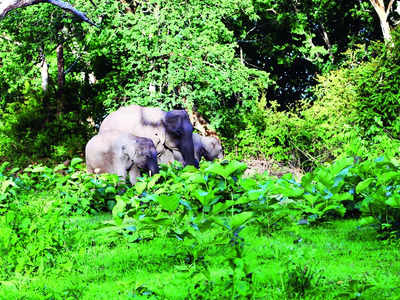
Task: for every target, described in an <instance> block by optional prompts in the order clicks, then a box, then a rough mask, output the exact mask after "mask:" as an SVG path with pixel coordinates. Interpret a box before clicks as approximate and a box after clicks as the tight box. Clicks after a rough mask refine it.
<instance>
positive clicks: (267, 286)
mask: <svg viewBox="0 0 400 300" xmlns="http://www.w3.org/2000/svg"><path fill="white" fill-rule="evenodd" d="M109 219H111V216H110V215H108V214H105V215H101V216H94V217H75V218H73V219H71V220H70V223H69V225H68V226H70V230H73V231H74V232H75V239H74V244H73V245H72V246H70V247H69V248H68V249H66V251H65V252H63V253H61V254H59V255H58V256H57V257H56V263H55V264H54V266H52V267H50V266H48V267H44V269H43V270H42V271H41V272H40V273H35V274H33V275H29V274H15V276H14V277H13V278H9V279H8V280H7V281H3V282H1V283H0V298H1V299H130V298H134V295H135V292H136V296H138V297H139V298H138V299H140V298H143V299H147V298H154V299H190V298H192V299H198V298H199V297H198V296H193V297H191V296H190V295H191V294H192V295H193V292H194V291H196V289H197V290H198V291H199V293H200V294H202V295H204V299H213V298H215V299H225V298H230V297H228V296H224V295H229V293H230V291H231V285H230V283H229V281H232V277H231V275H232V276H235V275H234V274H233V273H232V268H230V267H229V264H228V262H227V261H226V259H225V256H226V253H227V251H229V246H226V245H224V246H221V245H215V244H213V243H204V245H201V246H199V247H201V248H202V249H201V250H202V251H201V252H200V253H201V255H200V257H199V258H198V259H197V260H194V259H193V256H192V254H193V252H192V251H191V249H190V248H188V247H187V246H185V245H184V243H183V242H182V241H179V240H177V239H174V238H166V237H164V238H161V237H159V238H155V239H153V240H150V241H140V242H137V243H128V242H127V239H126V237H124V236H122V235H120V234H118V233H117V232H113V231H108V232H107V231H104V229H102V228H103V222H104V221H107V220H109ZM258 232H259V230H258V228H257V227H255V226H252V225H249V226H248V227H247V228H245V229H244V231H243V232H242V234H241V236H242V237H243V238H244V251H243V257H242V260H243V262H244V263H245V265H246V272H248V273H249V274H250V275H248V277H249V278H250V279H248V280H247V281H246V280H245V281H243V280H239V281H240V282H243V283H239V284H238V285H237V286H236V287H237V288H239V289H240V287H241V284H243V288H246V286H247V287H248V288H250V289H251V290H252V295H253V296H252V299H258V298H259V299H261V298H264V299H266V298H267V299H289V298H299V299H300V298H301V299H338V297H339V296H340V295H341V297H342V298H343V299H353V298H354V299H373V298H375V299H399V296H398V295H400V284H399V275H400V259H399V256H400V254H399V251H398V247H397V244H395V245H391V244H390V243H385V242H383V241H379V240H378V239H377V235H376V233H375V231H374V229H373V228H363V229H358V228H357V221H354V220H341V221H335V222H332V223H328V224H324V225H321V226H319V227H314V228H313V227H298V226H296V227H287V228H285V229H283V230H281V231H278V232H274V233H273V234H272V236H263V235H260V234H258ZM217 234H218V232H217V229H214V230H211V231H210V232H208V233H205V235H206V236H205V240H209V241H212V240H213V239H214V238H215V237H216V235H217ZM192 250H193V249H192ZM205 268H207V269H208V270H209V272H210V275H211V276H210V279H209V280H207V277H206V276H205V275H204V274H205V272H202V270H204V269H205ZM243 278H245V277H243ZM243 278H242V279H243ZM303 288H304V295H302V296H301V292H299V291H301V290H302V289H303ZM203 290H204V291H203ZM250 298H251V297H250ZM235 299H245V297H244V296H243V297H235Z"/></svg>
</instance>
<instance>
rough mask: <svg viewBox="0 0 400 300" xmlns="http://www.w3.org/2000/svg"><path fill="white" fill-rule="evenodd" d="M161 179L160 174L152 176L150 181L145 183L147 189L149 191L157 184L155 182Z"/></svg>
mask: <svg viewBox="0 0 400 300" xmlns="http://www.w3.org/2000/svg"><path fill="white" fill-rule="evenodd" d="M160 178H161V174H154V175H153V176H152V177H151V179H150V181H149V182H148V183H147V188H148V189H151V188H152V187H153V186H155V184H156V183H157V181H158V180H159V179H160Z"/></svg>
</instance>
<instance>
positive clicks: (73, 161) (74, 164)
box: [71, 157, 83, 167]
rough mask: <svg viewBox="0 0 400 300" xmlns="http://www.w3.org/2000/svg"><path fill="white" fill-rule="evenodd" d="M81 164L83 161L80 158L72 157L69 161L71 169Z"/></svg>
mask: <svg viewBox="0 0 400 300" xmlns="http://www.w3.org/2000/svg"><path fill="white" fill-rule="evenodd" d="M81 162H83V159H82V158H80V157H74V158H73V159H71V167H75V166H76V165H77V164H79V163H81Z"/></svg>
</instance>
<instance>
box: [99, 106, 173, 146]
mask: <svg viewBox="0 0 400 300" xmlns="http://www.w3.org/2000/svg"><path fill="white" fill-rule="evenodd" d="M164 116H165V112H164V111H162V110H161V109H159V108H157V107H142V106H139V105H129V106H124V107H121V108H119V109H118V110H116V111H114V112H112V113H110V114H109V115H108V116H107V117H106V118H105V119H104V120H103V122H102V123H101V125H100V129H99V133H102V132H105V131H110V130H118V131H122V132H127V133H131V134H133V135H136V136H140V137H145V138H149V139H151V140H152V141H153V143H154V145H155V146H156V149H157V152H162V151H163V150H164V143H165V135H166V133H165V128H164V126H163V124H162V121H163V118H164Z"/></svg>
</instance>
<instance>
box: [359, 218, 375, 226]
mask: <svg viewBox="0 0 400 300" xmlns="http://www.w3.org/2000/svg"><path fill="white" fill-rule="evenodd" d="M358 223H359V224H360V225H361V226H363V225H371V224H375V223H376V220H375V218H374V217H371V216H369V217H364V218H361V219H360V220H359V221H358Z"/></svg>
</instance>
